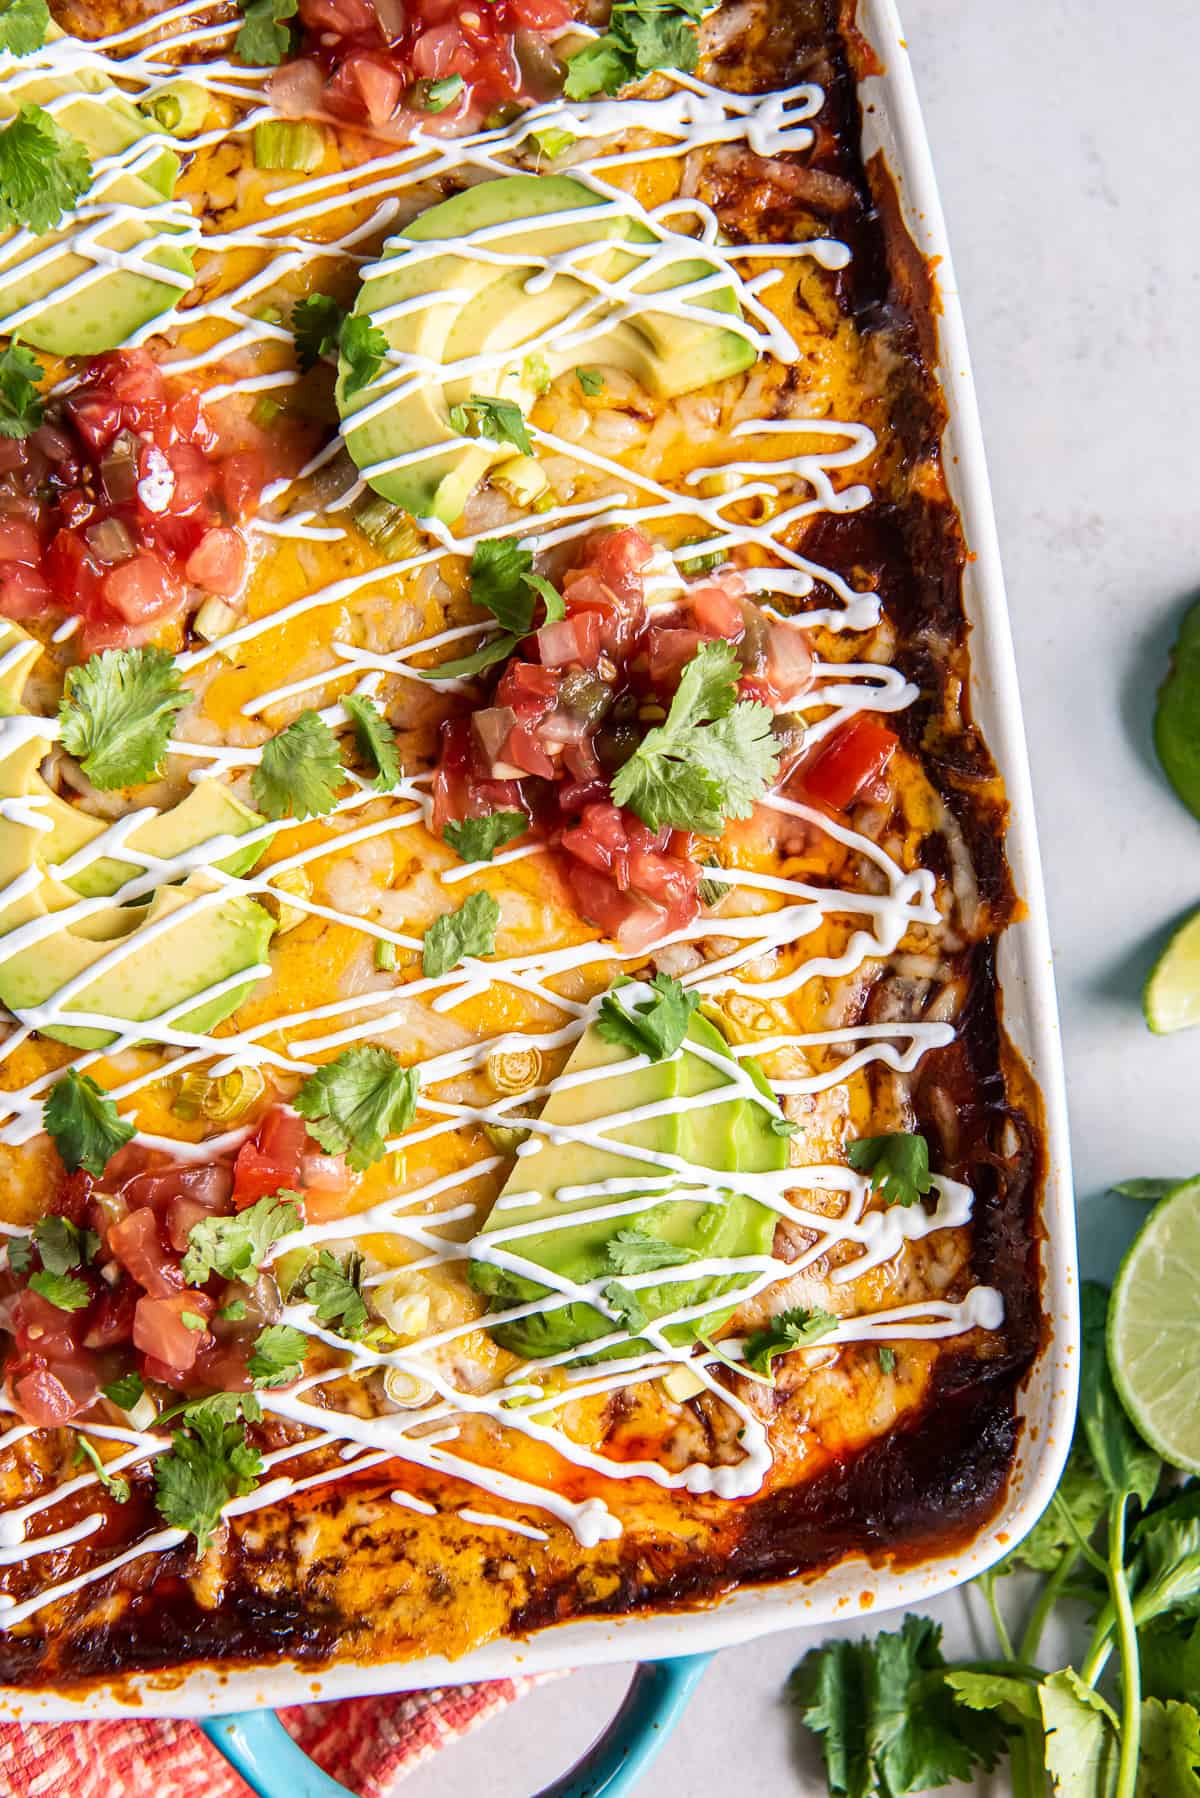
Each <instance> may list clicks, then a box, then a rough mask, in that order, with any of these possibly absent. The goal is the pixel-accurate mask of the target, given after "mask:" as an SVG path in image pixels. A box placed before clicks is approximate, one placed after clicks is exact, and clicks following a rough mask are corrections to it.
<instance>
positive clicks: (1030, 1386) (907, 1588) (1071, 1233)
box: [0, 0, 1078, 1720]
mask: <svg viewBox="0 0 1200 1798" xmlns="http://www.w3.org/2000/svg"><path fill="white" fill-rule="evenodd" d="M784 3H786V0H784ZM859 23H860V27H861V29H862V31H863V34H864V36H865V37H866V38H867V39H868V41H869V42H870V43H871V45H872V46H873V47H874V49H875V51H876V53H877V55H878V59H879V62H880V64H881V65H882V67H883V70H884V72H883V73H882V74H881V75H879V76H873V77H871V78H870V79H869V80H867V81H866V82H865V83H864V86H863V89H862V98H863V108H864V151H865V154H867V155H868V156H869V155H870V154H871V153H872V152H873V151H874V150H876V149H880V150H882V151H883V153H884V155H885V157H886V160H887V162H888V164H889V166H890V168H891V171H892V174H893V176H894V178H895V180H896V184H897V188H898V191H899V195H900V199H901V203H902V206H903V209H904V214H905V218H906V221H907V224H908V228H909V231H910V232H911V234H912V237H913V241H914V242H915V243H916V245H917V247H918V249H919V250H920V251H921V252H922V254H923V255H925V256H926V257H928V258H930V259H933V260H934V261H935V263H936V279H937V286H938V290H939V293H940V298H941V315H940V318H939V320H938V327H939V337H940V376H941V380H942V384H943V387H944V390H945V393H946V398H947V401H948V404H949V412H950V424H949V429H948V432H947V437H946V443H945V461H946V467H947V470H948V474H949V478H950V482H951V486H952V489H953V491H954V497H955V499H956V501H957V503H958V506H959V510H960V514H961V518H962V525H963V529H964V532H965V534H966V539H967V544H968V546H969V549H970V550H971V552H972V555H973V560H972V561H971V562H970V563H969V564H968V567H967V572H966V582H965V587H966V605H967V611H968V616H969V618H970V621H971V624H972V627H973V628H972V638H971V645H972V663H973V700H974V706H975V714H976V717H977V718H978V720H979V722H980V724H981V726H982V728H983V731H984V733H985V735H986V738H987V741H988V743H989V745H990V748H991V750H992V753H993V755H994V757H995V759H996V761H997V763H998V765H999V767H1000V770H1001V773H1002V774H1003V776H1004V780H1005V783H1006V785H1007V788H1008V794H1009V797H1010V800H1011V802H1012V824H1011V828H1010V832H1009V837H1008V845H1007V847H1008V855H1009V860H1010V863H1011V866H1012V870H1013V875H1014V878H1015V881H1016V885H1017V889H1018V891H1019V893H1020V894H1021V896H1022V897H1023V899H1024V901H1025V906H1026V912H1025V916H1024V917H1023V918H1022V919H1021V921H1020V922H1019V923H1017V924H1015V925H1014V926H1013V927H1012V928H1011V929H1010V930H1009V931H1008V932H1007V933H1006V935H1005V937H1004V938H1003V941H1002V944H1001V960H1000V966H1001V979H1002V990H1003V994H1004V1013H1005V1021H1006V1023H1007V1026H1008V1029H1009V1032H1010V1034H1011V1036H1012V1038H1013V1040H1014V1042H1015V1044H1016V1046H1017V1048H1018V1049H1019V1050H1020V1051H1021V1053H1022V1054H1023V1055H1024V1057H1025V1059H1026V1061H1027V1063H1028V1065H1029V1067H1030V1069H1031V1071H1032V1073H1033V1075H1034V1078H1035V1079H1036V1081H1037V1083H1038V1085H1039V1087H1040V1089H1041V1093H1042V1098H1043V1101H1044V1105H1045V1120H1046V1132H1047V1143H1048V1149H1049V1167H1048V1173H1047V1179H1046V1186H1045V1192H1044V1197H1043V1209H1042V1220H1043V1226H1044V1242H1043V1270H1044V1271H1043V1304H1044V1311H1045V1316H1046V1319H1047V1322H1048V1326H1049V1327H1048V1329H1047V1331H1046V1340H1045V1344H1044V1347H1043V1349H1042V1352H1041V1354H1040V1356H1039V1358H1038V1361H1037V1363H1036V1365H1035V1367H1034V1368H1033V1370H1032V1372H1031V1373H1030V1375H1029V1377H1028V1379H1027V1381H1026V1383H1025V1387H1024V1390H1023V1393H1022V1395H1021V1401H1020V1410H1021V1416H1022V1420H1023V1428H1022V1431H1021V1436H1020V1442H1019V1446H1018V1451H1017V1457H1016V1461H1015V1464H1014V1467H1013V1470H1012V1476H1011V1479H1010V1482H1009V1489H1008V1497H1007V1501H1006V1503H1005V1504H1004V1506H1003V1509H1002V1510H1001V1512H1000V1513H999V1514H998V1515H997V1517H996V1518H995V1520H994V1522H993V1523H992V1524H991V1525H990V1526H989V1527H988V1528H987V1529H986V1530H984V1531H983V1532H982V1533H981V1534H980V1535H979V1536H978V1537H977V1538H976V1539H975V1541H974V1542H973V1543H972V1544H971V1545H970V1546H969V1547H967V1548H965V1549H959V1550H956V1551H955V1552H953V1553H951V1554H944V1555H939V1556H937V1557H935V1558H933V1559H930V1560H927V1561H923V1562H921V1563H920V1564H919V1565H915V1566H912V1567H908V1568H905V1569H904V1570H903V1571H893V1570H890V1569H888V1568H887V1567H882V1568H877V1567H872V1566H870V1565H869V1564H868V1563H867V1562H866V1561H865V1560H862V1559H859V1558H857V1557H854V1558H851V1559H848V1560H846V1561H844V1562H842V1563H841V1564H840V1565H838V1566H836V1567H833V1568H831V1569H829V1570H828V1571H826V1572H824V1573H820V1574H817V1575H813V1576H810V1577H805V1578H799V1579H796V1580H792V1581H789V1582H787V1583H785V1584H778V1585H766V1586H760V1587H752V1588H749V1589H746V1590H743V1591H739V1592H736V1593H733V1594H732V1595H730V1596H729V1597H728V1598H725V1599H723V1600H721V1601H719V1602H718V1603H715V1604H713V1605H711V1606H710V1607H708V1608H706V1609H704V1610H701V1611H697V1612H692V1613H687V1614H680V1613H671V1614H666V1613H664V1614H658V1615H655V1614H641V1615H638V1616H634V1617H629V1618H622V1619H616V1620H613V1619H596V1620H593V1621H585V1622H577V1623H571V1624H566V1625H563V1626H561V1627H558V1628H553V1629H547V1630H544V1631H542V1632H541V1633H540V1634H538V1635H536V1636H535V1637H533V1638H532V1639H531V1640H529V1641H524V1642H517V1641H502V1642H492V1643H490V1644H488V1645H487V1646H486V1647H484V1648H480V1649H479V1650H477V1651H476V1652H475V1653H473V1654H469V1655H467V1656H465V1657H464V1658H463V1659H461V1660H456V1661H448V1660H445V1659H443V1658H441V1657H437V1656H431V1657H428V1658H426V1659H424V1660H419V1661H403V1662H390V1663H383V1664H373V1665H370V1666H361V1665H355V1664H354V1663H346V1664H342V1665H338V1666H334V1667H329V1668H326V1669H323V1670H321V1671H319V1672H314V1671H312V1670H311V1669H304V1668H301V1667H298V1666H296V1665H294V1664H292V1663H289V1662H281V1663H279V1664H277V1665H273V1666H262V1667H257V1668H254V1669H251V1670H242V1671H235V1672H218V1671H197V1672H194V1673H191V1674H189V1675H187V1676H186V1677H184V1678H182V1679H178V1678H176V1677H175V1676H173V1675H172V1676H168V1679H167V1681H166V1683H156V1681H155V1680H154V1679H153V1678H149V1677H148V1678H146V1679H144V1680H132V1681H125V1682H124V1683H123V1685H122V1689H121V1693H120V1695H118V1694H116V1693H106V1692H104V1691H103V1690H93V1691H91V1692H89V1693H88V1694H87V1695H86V1697H79V1698H74V1697H64V1696H60V1695H57V1694H55V1693H52V1692H46V1693H33V1692H17V1691H14V1690H11V1689H10V1690H8V1691H4V1692H0V1717H5V1718H9V1719H13V1718H17V1717H20V1718H22V1719H26V1720H34V1719H39V1720H50V1719H55V1718H58V1719H64V1718H71V1719H94V1718H97V1717H103V1716H115V1715H122V1714H125V1715H128V1714H130V1713H134V1714H136V1715H137V1716H140V1717H143V1718H144V1717H147V1716H155V1715H157V1716H169V1717H188V1716H210V1715H213V1714H215V1713H223V1712H229V1711H235V1710H244V1709H250V1708H253V1707H258V1706H272V1707H273V1706H277V1705H287V1704H297V1703H301V1702H306V1701H311V1700H312V1699H314V1698H321V1699H329V1698H338V1697H350V1696H356V1695H366V1694H370V1693H379V1692H393V1691H397V1690H400V1689H414V1688H418V1687H428V1686H442V1685H447V1684H451V1685H453V1684H459V1683H463V1682H465V1681H469V1680H479V1679H491V1678H497V1677H507V1676H512V1675H514V1674H517V1673H526V1674H527V1673H533V1672H537V1671H538V1670H541V1669H550V1668H561V1667H572V1666H573V1667H580V1666H585V1665H588V1664H595V1663H599V1662H605V1661H628V1660H634V1659H640V1660H643V1661H644V1660H656V1659H662V1658H664V1657H671V1656H675V1655H696V1654H700V1653H702V1652H704V1651H705V1650H710V1649H716V1648H721V1647H726V1646H730V1645H732V1644H734V1643H738V1642H743V1641H746V1640H747V1639H749V1638H750V1637H752V1636H758V1635H764V1634H766V1633H767V1632H768V1631H772V1630H780V1629H796V1628H800V1627H805V1628H819V1627H820V1626H822V1625H824V1624H828V1623H830V1622H833V1621H835V1620H841V1619H844V1618H846V1617H848V1616H851V1615H854V1614H857V1613H859V1612H860V1611H864V1610H867V1609H868V1608H869V1610H870V1612H871V1615H872V1616H874V1615H876V1614H877V1613H878V1612H880V1611H885V1610H890V1609H893V1608H897V1607H901V1606H904V1607H913V1606H916V1607H920V1606H921V1605H922V1604H924V1603H926V1602H927V1601H928V1600H930V1599H931V1598H933V1597H934V1596H935V1595H936V1594H938V1593H940V1592H945V1591H947V1590H948V1589H949V1588H951V1587H953V1586H957V1585H960V1584H962V1583H963V1582H965V1581H966V1580H969V1579H972V1578H974V1576H975V1575H976V1574H978V1573H981V1572H982V1571H983V1570H984V1569H985V1568H986V1567H988V1566H989V1565H990V1564H991V1563H992V1562H993V1561H996V1560H998V1559H999V1558H1000V1557H1001V1556H1002V1555H1003V1554H1004V1553H1006V1552H1007V1550H1008V1548H1009V1547H1011V1546H1012V1544H1013V1543H1014V1542H1015V1541H1016V1540H1017V1539H1018V1538H1019V1537H1021V1536H1022V1535H1023V1534H1024V1533H1025V1531H1026V1530H1027V1529H1028V1528H1029V1527H1030V1526H1031V1524H1032V1523H1033V1522H1034V1520H1035V1519H1036V1518H1037V1517H1038V1515H1039V1514H1040V1513H1041V1511H1042V1510H1043V1508H1044V1507H1045V1505H1046V1504H1047V1503H1048V1502H1049V1498H1050V1494H1051V1492H1052V1491H1053V1489H1054V1486H1055V1484H1056V1483H1057V1480H1058V1476H1059V1473H1060V1471H1061V1468H1062V1463H1063V1460H1064V1459H1065V1456H1066V1453H1067V1449H1068V1447H1069V1445H1070V1438H1071V1429H1072V1423H1073V1419H1074V1413H1075V1395H1076V1381H1077V1367H1078V1317H1077V1284H1078V1282H1077V1273H1076V1250H1075V1215H1074V1201H1073V1195H1072V1187H1071V1178H1070V1160H1069V1153H1068V1146H1067V1112H1066V1097H1065V1090H1064V1081H1063V1070H1062V1056H1061V1047H1060V1039H1059V1029H1058V1016H1057V1010H1056V1003H1055V993H1054V978H1053V971H1052V967H1051V957H1050V939H1049V933H1048V929H1047V923H1046V912H1045V898H1044V893H1043V886H1042V874H1041V867H1040V863H1039V859H1038V847H1037V836H1036V832H1035V829H1034V822H1033V801H1032V792H1031V787H1030V779H1029V768H1028V762H1027V757H1026V749H1025V740H1024V732H1023V728H1022V723H1021V710H1020V702H1019V699H1018V694H1017V678H1016V667H1015V662H1014V658H1013V647H1012V638H1011V634H1010V630H1009V620H1008V612H1007V606H1006V601H1005V593H1004V580H1003V575H1002V572H1001V567H1000V556H999V549H998V544H997V538H996V526H995V519H994V516H993V511H992V502H991V495H990V491H989V487H988V477H987V468H986V462H985V457H984V449H983V439H982V436H981V432H980V425H979V414H978V408H977V405H976V398H975V389H974V384H973V382H972V378H971V370H970V363H969V359H968V355H967V343H966V335H965V331H964V328H963V319H962V313H961V310H960V307H959V299H958V292H957V288H956V286H955V280H954V269H953V263H952V261H951V257H950V251H949V246H948V244H947V240H946V230H945V224H944V221H943V217H942V210H941V204H940V201H939V199H938V193H937V187H936V183H935V181H934V175H933V167H932V163H931V160H930V153H929V146H928V142H927V139H926V136H925V128H924V123H923V121H922V118H921V112H920V107H919V104H918V101H917V95H916V88H915V85H914V82H913V76H912V71H911V67H910V63H909V57H908V51H907V48H906V46H905V42H904V37H903V33H902V31H901V27H900V21H899V18H898V16H897V13H896V9H895V6H894V5H893V4H892V0H861V4H860V19H859Z"/></svg>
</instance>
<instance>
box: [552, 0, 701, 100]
mask: <svg viewBox="0 0 1200 1798" xmlns="http://www.w3.org/2000/svg"><path fill="white" fill-rule="evenodd" d="M711 3H712V0H615V4H614V6H613V9H612V12H611V14H610V15H609V21H608V30H607V31H606V32H605V33H604V35H603V37H598V38H593V39H592V40H591V41H590V42H589V43H586V44H585V45H584V46H583V48H582V49H580V50H577V51H576V52H575V54H574V55H573V56H570V57H568V58H567V79H566V83H565V86H564V88H563V92H564V94H565V95H566V97H567V99H568V100H587V99H589V98H590V97H591V96H592V95H593V94H615V93H616V92H617V91H618V89H620V88H622V87H624V85H625V83H626V82H627V81H639V80H640V79H641V77H642V76H643V75H648V74H650V73H651V71H652V70H654V69H682V70H683V71H684V72H685V74H690V73H691V72H692V70H693V69H694V68H695V67H696V64H697V62H698V61H699V56H700V51H699V45H698V41H697V36H696V30H695V27H696V24H697V23H698V22H699V20H701V19H702V18H703V17H704V14H705V13H706V12H707V11H708V10H709V7H710V5H711Z"/></svg>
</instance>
